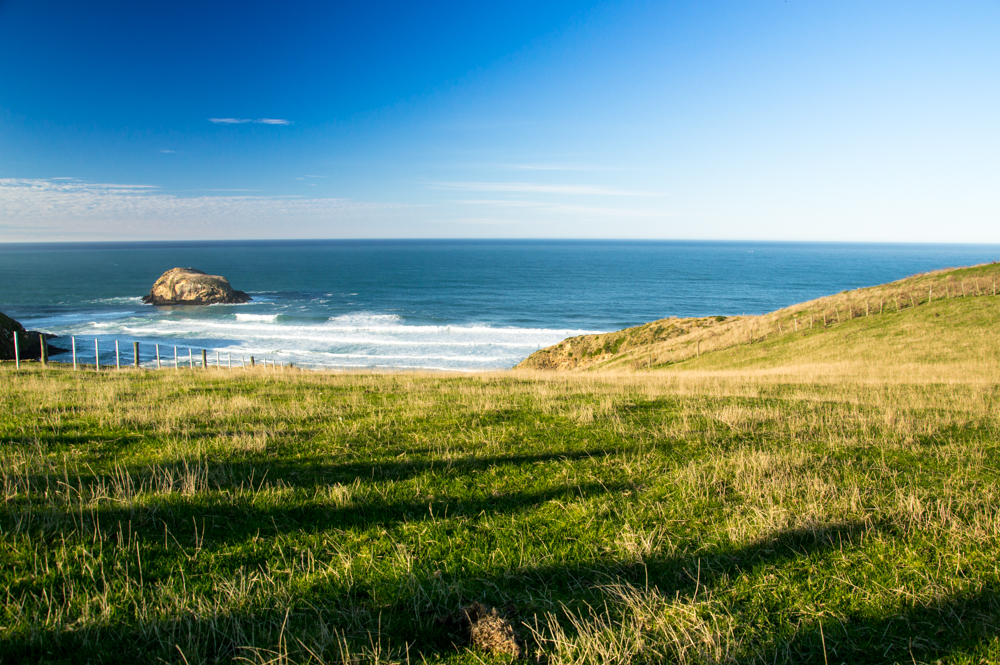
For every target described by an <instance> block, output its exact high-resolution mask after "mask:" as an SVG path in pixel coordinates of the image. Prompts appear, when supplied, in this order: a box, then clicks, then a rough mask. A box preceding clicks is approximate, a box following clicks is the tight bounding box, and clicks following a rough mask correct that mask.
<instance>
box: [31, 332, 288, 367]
mask: <svg viewBox="0 0 1000 665" xmlns="http://www.w3.org/2000/svg"><path fill="white" fill-rule="evenodd" d="M20 337H21V333H17V332H15V333H14V334H13V338H14V363H15V366H16V367H17V369H20V368H21V363H22V362H25V361H26V360H27V359H28V357H29V356H31V358H30V359H32V360H34V354H26V353H25V346H24V342H25V341H27V340H21V339H20ZM69 339H70V345H71V348H70V349H69V351H68V353H71V354H72V358H73V369H74V370H81V369H86V370H93V371H96V372H100V371H101V370H110V369H115V370H122V369H128V368H133V369H173V370H181V369H196V368H197V369H209V368H210V367H215V368H217V369H228V370H233V369H244V370H248V369H251V368H256V367H261V368H263V369H265V370H267V369H269V368H270V369H276V370H277V369H285V368H288V367H292V365H291V364H286V363H282V362H279V361H277V360H275V359H273V358H267V357H265V356H260V357H257V356H254V355H249V354H247V353H239V354H233V353H232V352H231V351H227V352H226V353H225V355H223V354H222V352H221V351H219V350H212V349H207V348H202V347H192V346H172V345H166V344H158V343H150V342H145V343H142V344H140V342H136V341H132V342H131V346H132V348H131V352H129V349H128V344H129V343H128V342H126V343H125V345H123V344H122V343H121V341H120V340H117V339H116V340H108V339H105V340H103V341H104V343H105V347H104V349H103V350H102V347H101V342H102V340H101V339H100V338H98V337H94V338H93V340H94V344H93V348H92V349H91V347H90V343H89V340H90V338H82V339H83V340H87V341H86V342H85V343H83V344H77V337H75V336H74V337H70V338H69ZM81 341H82V340H81ZM112 343H113V344H114V356H113V358H114V359H113V364H112V361H111V349H110V348H108V347H109V346H110V345H111V344H112ZM149 347H153V348H152V354H150V349H149ZM143 351H145V353H146V354H147V355H146V357H145V359H143V355H142V354H143ZM161 351H162V352H161ZM171 351H172V352H171ZM61 353H63V352H62V351H60V354H61ZM102 354H103V355H104V359H103V360H104V363H103V365H102V358H101V356H102ZM213 355H214V357H213ZM38 360H39V362H41V364H42V365H44V366H47V365H48V364H49V347H48V342H47V341H46V339H45V337H44V336H43V335H39V336H38ZM213 360H214V363H213V362H212V361H213Z"/></svg>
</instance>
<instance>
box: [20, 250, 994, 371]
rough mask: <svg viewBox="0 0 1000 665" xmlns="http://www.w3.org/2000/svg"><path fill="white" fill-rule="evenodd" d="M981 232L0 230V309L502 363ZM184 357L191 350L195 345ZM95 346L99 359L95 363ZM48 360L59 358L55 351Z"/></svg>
mask: <svg viewBox="0 0 1000 665" xmlns="http://www.w3.org/2000/svg"><path fill="white" fill-rule="evenodd" d="M994 260H1000V246H996V245H891V244H830V243H751V242H679V241H662V242H647V241H534V240H532V241H527V240H525V241H478V240H453V241H449V240H426V241H424V240H396V241H389V240H387V241H248V242H197V243H196V242H175V243H171V242H163V243H67V244H17V245H15V244H7V245H2V244H0V311H2V312H4V313H6V314H8V315H10V316H13V317H14V318H16V319H18V320H19V321H21V322H22V323H24V324H25V325H26V326H28V327H29V328H32V329H36V330H44V331H47V332H52V333H55V334H57V335H75V336H77V337H78V338H81V343H82V344H83V346H82V347H81V348H86V349H88V353H92V349H93V339H94V338H95V337H96V338H98V339H99V340H100V341H101V345H102V348H103V349H106V353H107V354H113V347H114V340H119V341H120V342H122V343H130V342H132V341H139V342H140V343H142V346H141V348H142V349H143V361H144V362H147V363H149V362H151V361H152V358H153V347H152V346H151V344H152V343H158V344H161V345H163V346H166V347H167V349H169V351H168V350H164V351H163V352H164V353H165V354H167V355H169V356H170V357H171V358H172V353H173V351H172V347H173V346H175V345H177V346H180V347H182V348H187V347H194V348H195V349H202V348H206V349H209V351H210V353H212V354H213V356H214V354H215V353H216V352H218V353H219V354H221V356H222V357H223V358H225V357H226V354H232V355H233V356H234V357H238V356H239V355H245V356H247V357H248V356H249V355H251V354H252V355H256V356H258V357H260V356H266V357H268V358H273V359H276V360H278V361H279V362H285V363H287V362H292V363H295V364H296V365H301V366H309V367H331V368H332V367H344V368H433V369H458V370H483V369H498V368H506V367H511V366H513V365H515V364H516V363H517V362H519V361H520V360H521V359H523V358H524V357H526V356H527V355H528V354H530V353H531V352H533V351H535V350H536V349H538V348H541V347H544V346H548V345H550V344H554V343H556V342H558V341H559V340H562V339H564V338H566V337H569V336H572V335H580V334H584V333H589V332H598V331H610V330H617V329H620V328H623V327H626V326H632V325H637V324H640V323H645V322H647V321H652V320H655V319H660V318H664V317H668V316H681V317H683V316H702V315H715V314H723V315H733V314H743V313H746V314H759V313H763V312H767V311H771V310H774V309H777V308H779V307H783V306H786V305H790V304H793V303H796V302H801V301H804V300H809V299H812V298H816V297H819V296H824V295H829V294H831V293H836V292H839V291H842V290H845V289H853V288H856V287H860V286H869V285H874V284H879V283H882V282H887V281H891V280H895V279H900V278H902V277H906V276H908V275H912V274H915V273H918V272H924V271H927V270H933V269H937V268H943V267H949V266H959V265H969V264H975V263H984V262H989V261H994ZM176 266H190V267H194V268H198V269H200V270H203V271H205V272H208V273H212V274H218V275H224V276H226V277H227V278H229V280H230V282H231V283H232V284H233V287H234V288H236V289H240V290H243V291H246V292H247V293H249V294H250V295H251V296H252V297H253V301H252V302H250V303H247V304H244V305H213V306H208V307H169V308H156V307H152V306H149V305H144V304H142V303H141V301H140V298H141V296H143V295H144V294H146V293H148V292H149V288H150V286H151V285H152V284H153V282H154V281H155V280H156V278H157V277H159V276H160V274H161V273H163V272H164V271H165V270H168V269H170V268H173V267H176ZM196 353H197V351H196ZM111 358H113V355H107V356H105V358H104V359H103V360H102V362H104V363H107V362H111ZM56 359H59V358H56Z"/></svg>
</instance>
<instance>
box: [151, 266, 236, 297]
mask: <svg viewBox="0 0 1000 665" xmlns="http://www.w3.org/2000/svg"><path fill="white" fill-rule="evenodd" d="M249 300H250V296H248V295H247V294H245V293H244V292H243V291H236V290H235V289H233V287H232V286H230V285H229V280H228V279H226V278H225V277H220V276H219V275H208V274H205V273H203V272H202V271H200V270H195V269H194V268H173V269H171V270H168V271H167V272H165V273H163V274H162V275H161V276H160V278H159V279H158V280H156V283H155V284H153V288H152V289H150V291H149V295H148V296H143V298H142V301H143V302H144V303H147V304H150V305H214V304H217V303H229V304H233V303H243V302H249Z"/></svg>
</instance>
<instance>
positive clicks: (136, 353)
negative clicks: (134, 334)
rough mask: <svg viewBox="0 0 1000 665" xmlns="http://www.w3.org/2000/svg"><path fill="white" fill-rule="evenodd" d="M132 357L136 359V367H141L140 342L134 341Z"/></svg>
mask: <svg viewBox="0 0 1000 665" xmlns="http://www.w3.org/2000/svg"><path fill="white" fill-rule="evenodd" d="M132 357H133V358H134V359H135V368H136V369H139V342H132Z"/></svg>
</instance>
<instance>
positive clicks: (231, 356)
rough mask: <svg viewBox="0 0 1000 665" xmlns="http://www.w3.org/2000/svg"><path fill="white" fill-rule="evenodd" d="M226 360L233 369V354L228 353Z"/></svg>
mask: <svg viewBox="0 0 1000 665" xmlns="http://www.w3.org/2000/svg"><path fill="white" fill-rule="evenodd" d="M226 358H227V359H228V360H229V369H230V370H232V369H233V354H231V353H227V354H226Z"/></svg>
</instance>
